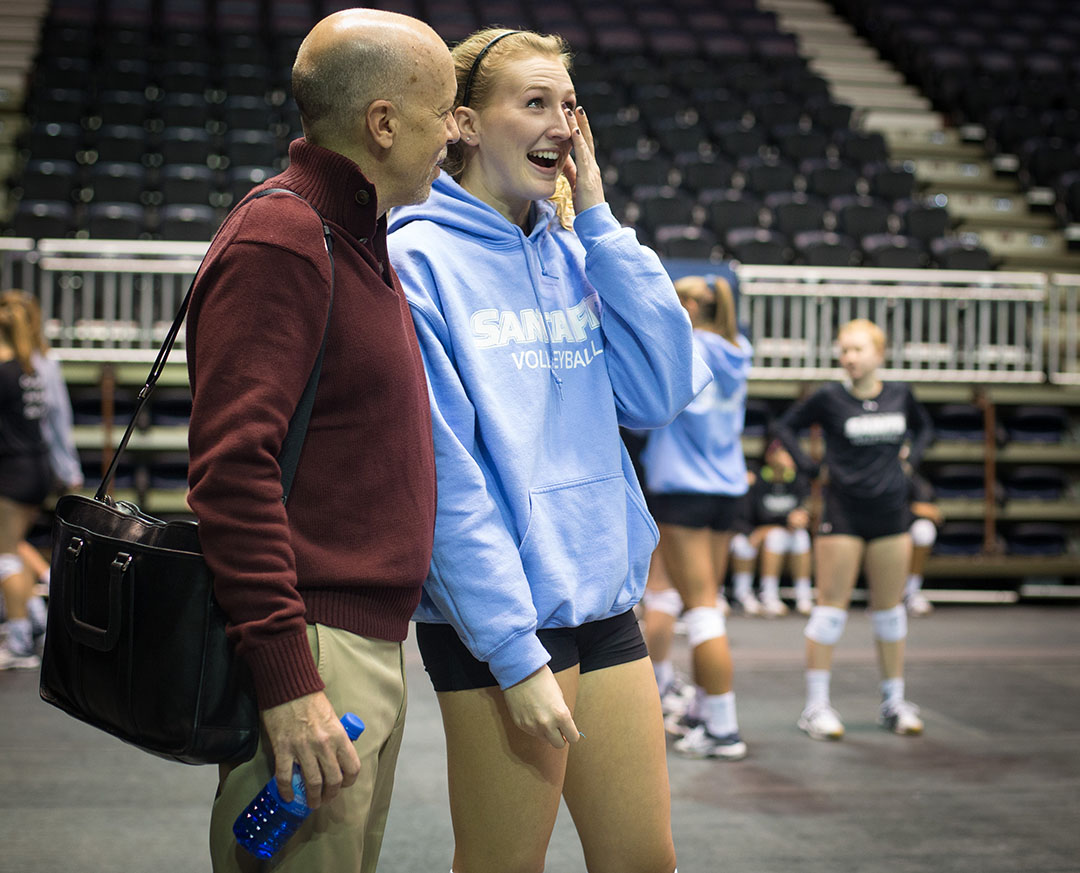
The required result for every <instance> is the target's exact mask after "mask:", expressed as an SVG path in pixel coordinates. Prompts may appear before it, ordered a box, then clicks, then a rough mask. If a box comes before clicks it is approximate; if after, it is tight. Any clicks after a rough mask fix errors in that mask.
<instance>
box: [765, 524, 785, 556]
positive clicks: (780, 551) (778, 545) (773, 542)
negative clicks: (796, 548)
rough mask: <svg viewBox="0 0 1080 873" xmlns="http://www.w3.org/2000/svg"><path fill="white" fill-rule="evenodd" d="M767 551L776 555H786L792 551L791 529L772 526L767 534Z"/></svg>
mask: <svg viewBox="0 0 1080 873" xmlns="http://www.w3.org/2000/svg"><path fill="white" fill-rule="evenodd" d="M765 551H766V552H772V553H773V554H774V555H786V554H787V553H788V552H790V551H791V531H789V530H788V529H787V528H786V527H774V528H770V529H769V532H768V533H767V534H765Z"/></svg>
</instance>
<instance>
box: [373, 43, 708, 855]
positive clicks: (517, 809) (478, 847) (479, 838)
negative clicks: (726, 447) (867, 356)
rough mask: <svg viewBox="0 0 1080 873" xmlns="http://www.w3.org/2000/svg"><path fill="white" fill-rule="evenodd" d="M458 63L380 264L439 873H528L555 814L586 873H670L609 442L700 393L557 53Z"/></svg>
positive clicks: (699, 381) (648, 690) (634, 534)
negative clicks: (431, 157)
mask: <svg viewBox="0 0 1080 873" xmlns="http://www.w3.org/2000/svg"><path fill="white" fill-rule="evenodd" d="M454 55H455V60H456V62H457V65H458V86H459V88H458V103H459V107H458V108H457V110H456V112H455V116H456V120H457V122H458V124H459V127H460V129H461V133H462V139H461V141H460V142H459V144H458V145H457V146H456V147H454V148H452V149H451V154H450V156H449V157H448V161H447V166H448V168H449V169H450V170H451V173H452V176H453V178H452V177H451V175H450V174H447V173H445V172H444V173H443V175H442V176H441V177H440V178H439V179H437V180H436V182H435V184H434V186H433V189H432V194H431V197H430V198H429V199H428V201H427V202H426V203H425V204H422V205H419V206H415V207H406V208H403V209H400V210H396V211H395V212H394V214H393V215H392V217H391V228H390V230H391V234H390V253H391V258H392V259H393V263H394V266H395V268H396V269H397V271H398V275H399V276H400V278H401V282H402V285H403V286H404V288H405V292H406V296H407V298H408V301H409V304H410V306H411V307H412V311H413V318H414V322H415V324H416V332H417V336H418V338H419V340H420V347H421V350H422V351H423V354H424V361H425V365H426V368H427V373H428V380H429V384H430V393H431V404H432V424H433V429H434V441H435V451H436V468H437V471H438V486H439V500H438V514H437V517H436V525H435V550H434V557H433V559H432V564H431V572H430V574H429V576H428V580H427V583H426V585H425V593H424V597H423V600H422V602H421V605H420V608H419V610H418V611H417V614H416V619H417V622H418V624H417V638H418V640H419V642H420V646H421V652H422V654H423V656H424V662H425V666H426V668H427V670H428V672H429V674H430V676H431V679H432V682H433V684H434V686H435V689H436V691H437V692H438V694H439V702H440V706H441V709H442V714H443V723H444V729H445V732H446V737H447V758H448V767H449V772H450V793H451V798H450V799H451V812H452V816H453V821H454V834H455V839H456V848H455V865H456V866H457V867H458V868H459V869H462V870H468V871H473V870H500V871H512V870H525V869H528V870H534V869H541V868H542V867H543V859H544V855H545V853H546V849H547V842H548V839H549V838H550V835H551V829H552V826H553V824H554V821H555V816H556V814H557V811H558V806H559V799H560V795H561V796H563V797H565V799H566V802H567V805H568V806H569V808H570V811H571V813H572V814H573V816H574V819H575V821H576V822H578V826H579V833H580V834H581V837H582V842H583V847H584V850H585V855H586V858H587V859H589V866H590V869H597V870H599V869H611V870H616V869H618V870H620V871H626V873H633V871H641V873H646V871H648V873H670V871H671V870H672V868H673V867H674V849H673V847H672V841H671V830H670V809H669V801H668V783H667V768H666V762H665V753H664V739H663V727H662V722H661V716H660V705H659V698H658V695H657V692H656V685H655V682H654V681H653V678H652V670H651V668H650V666H649V661H648V658H647V653H646V650H645V647H644V643H643V641H642V638H641V633H640V631H639V630H638V627H637V622H636V620H635V618H634V615H633V612H632V608H633V606H634V605H635V604H636V603H637V601H638V599H639V598H640V596H641V593H642V589H643V588H644V584H645V577H646V573H647V570H648V564H649V556H650V554H651V552H652V551H653V549H654V547H655V544H656V542H657V529H656V526H655V524H654V523H653V520H652V518H651V517H650V515H649V513H648V511H647V509H646V507H645V502H644V499H643V497H642V494H641V491H640V488H639V486H638V484H637V480H636V477H635V475H634V471H633V467H632V465H631V463H630V459H629V457H628V456H627V453H626V450H625V449H624V448H623V444H622V441H621V439H620V438H619V433H618V426H619V425H620V424H623V425H626V426H629V427H634V428H651V427H658V426H662V425H664V424H666V423H667V422H669V421H670V420H671V419H672V418H674V417H675V415H677V414H678V412H679V411H680V410H681V409H682V408H683V407H684V406H686V404H687V403H689V402H690V401H691V399H692V398H693V397H694V395H695V394H697V393H698V392H699V391H700V390H701V389H702V388H703V387H704V386H705V385H706V384H707V383H708V381H709V379H710V374H709V372H708V369H707V367H705V365H704V363H703V362H702V361H701V360H700V359H698V358H696V357H695V355H694V351H693V343H692V336H691V327H690V321H689V319H688V318H687V316H686V314H685V312H684V311H683V310H682V308H681V307H680V306H679V302H678V299H677V297H676V295H675V292H674V289H673V287H672V284H671V282H670V280H669V279H668V277H667V274H666V273H665V272H664V269H663V267H662V265H661V264H660V262H659V260H658V259H657V258H656V256H655V254H653V253H652V252H651V251H649V250H648V249H645V248H642V247H641V246H639V245H638V243H637V240H636V238H635V236H634V233H633V232H632V231H631V230H628V229H624V228H622V227H620V226H619V223H618V222H617V221H616V220H615V218H614V217H613V216H612V214H611V210H610V209H609V208H608V206H607V205H606V203H605V202H604V195H603V186H602V182H601V177H600V171H599V168H598V167H597V165H596V160H595V157H594V154H593V151H592V136H591V133H590V130H589V126H588V121H587V119H586V117H585V115H584V113H583V112H581V111H580V110H577V109H575V106H574V104H575V98H574V91H573V85H572V83H571V81H570V78H569V75H568V72H567V70H568V60H567V55H566V46H565V45H564V44H563V43H562V41H561V39H559V38H557V37H540V36H539V35H536V34H532V33H527V32H519V31H503V30H490V31H482V32H480V33H478V34H476V35H474V36H473V37H472V38H470V39H469V40H466V41H465V42H464V43H463V44H462V45H460V46H459V47H458V48H457V49H455V51H454ZM571 149H573V150H574V159H571V158H570V157H569V153H570V151H571ZM575 162H576V163H575ZM563 174H565V176H564V177H563ZM561 177H562V178H563V181H562V182H560V178H561ZM455 179H456V180H457V181H455ZM567 182H569V185H567ZM557 187H559V188H560V189H561V190H562V192H563V194H564V195H565V196H564V197H563V199H562V201H561V205H560V206H556V205H553V204H552V203H551V202H548V201H549V198H552V197H553V196H554V195H555V194H556V189H557ZM571 197H572V205H573V209H570V208H569V207H570V202H569V201H570V199H571ZM574 211H576V218H574V217H572V216H573V212H574ZM500 689H501V690H500ZM579 728H580V731H579ZM582 735H585V736H587V737H588V739H587V740H586V739H582ZM579 740H580V744H579ZM568 744H569V746H568ZM586 823H587V824H588V826H587V827H586V826H585V825H586ZM601 858H603V861H602V862H601V861H600V859H601Z"/></svg>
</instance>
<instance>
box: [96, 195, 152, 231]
mask: <svg viewBox="0 0 1080 873" xmlns="http://www.w3.org/2000/svg"><path fill="white" fill-rule="evenodd" d="M86 216H87V220H86V229H87V230H88V231H89V233H90V236H91V238H93V239H138V238H139V237H140V236H141V235H142V234H143V233H144V232H146V229H147V227H146V210H145V208H144V207H143V206H140V205H139V204H138V203H91V204H90V205H89V206H88V207H87V209H86Z"/></svg>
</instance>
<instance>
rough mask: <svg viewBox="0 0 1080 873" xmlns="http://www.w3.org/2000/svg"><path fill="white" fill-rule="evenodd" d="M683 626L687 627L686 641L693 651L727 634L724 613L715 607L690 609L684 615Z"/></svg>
mask: <svg viewBox="0 0 1080 873" xmlns="http://www.w3.org/2000/svg"><path fill="white" fill-rule="evenodd" d="M683 624H685V625H686V641H687V643H688V644H689V645H690V648H692V649H693V648H696V647H697V646H700V645H701V644H702V643H707V642H708V641H709V640H715V639H717V638H719V637H722V636H724V635H725V634H727V622H726V621H725V620H724V613H722V612H721V611H720V610H719V609H717V608H716V607H714V606H696V607H694V608H693V609H688V610H687V611H686V613H685V614H684V615H683Z"/></svg>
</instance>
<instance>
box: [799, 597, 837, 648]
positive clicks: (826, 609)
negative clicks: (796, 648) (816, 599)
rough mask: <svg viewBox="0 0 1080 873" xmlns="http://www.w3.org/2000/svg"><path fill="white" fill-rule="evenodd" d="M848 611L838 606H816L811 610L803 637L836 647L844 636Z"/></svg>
mask: <svg viewBox="0 0 1080 873" xmlns="http://www.w3.org/2000/svg"><path fill="white" fill-rule="evenodd" d="M846 624H847V610H846V609H840V608H839V607H838V606H815V607H814V608H813V609H811V610H810V620H809V621H808V622H807V623H806V630H804V631H803V636H804V637H806V638H807V639H808V640H813V641H814V642H815V643H821V644H822V645H823V646H835V645H836V644H837V643H838V642H840V637H841V636H843V634H844V625H846Z"/></svg>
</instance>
